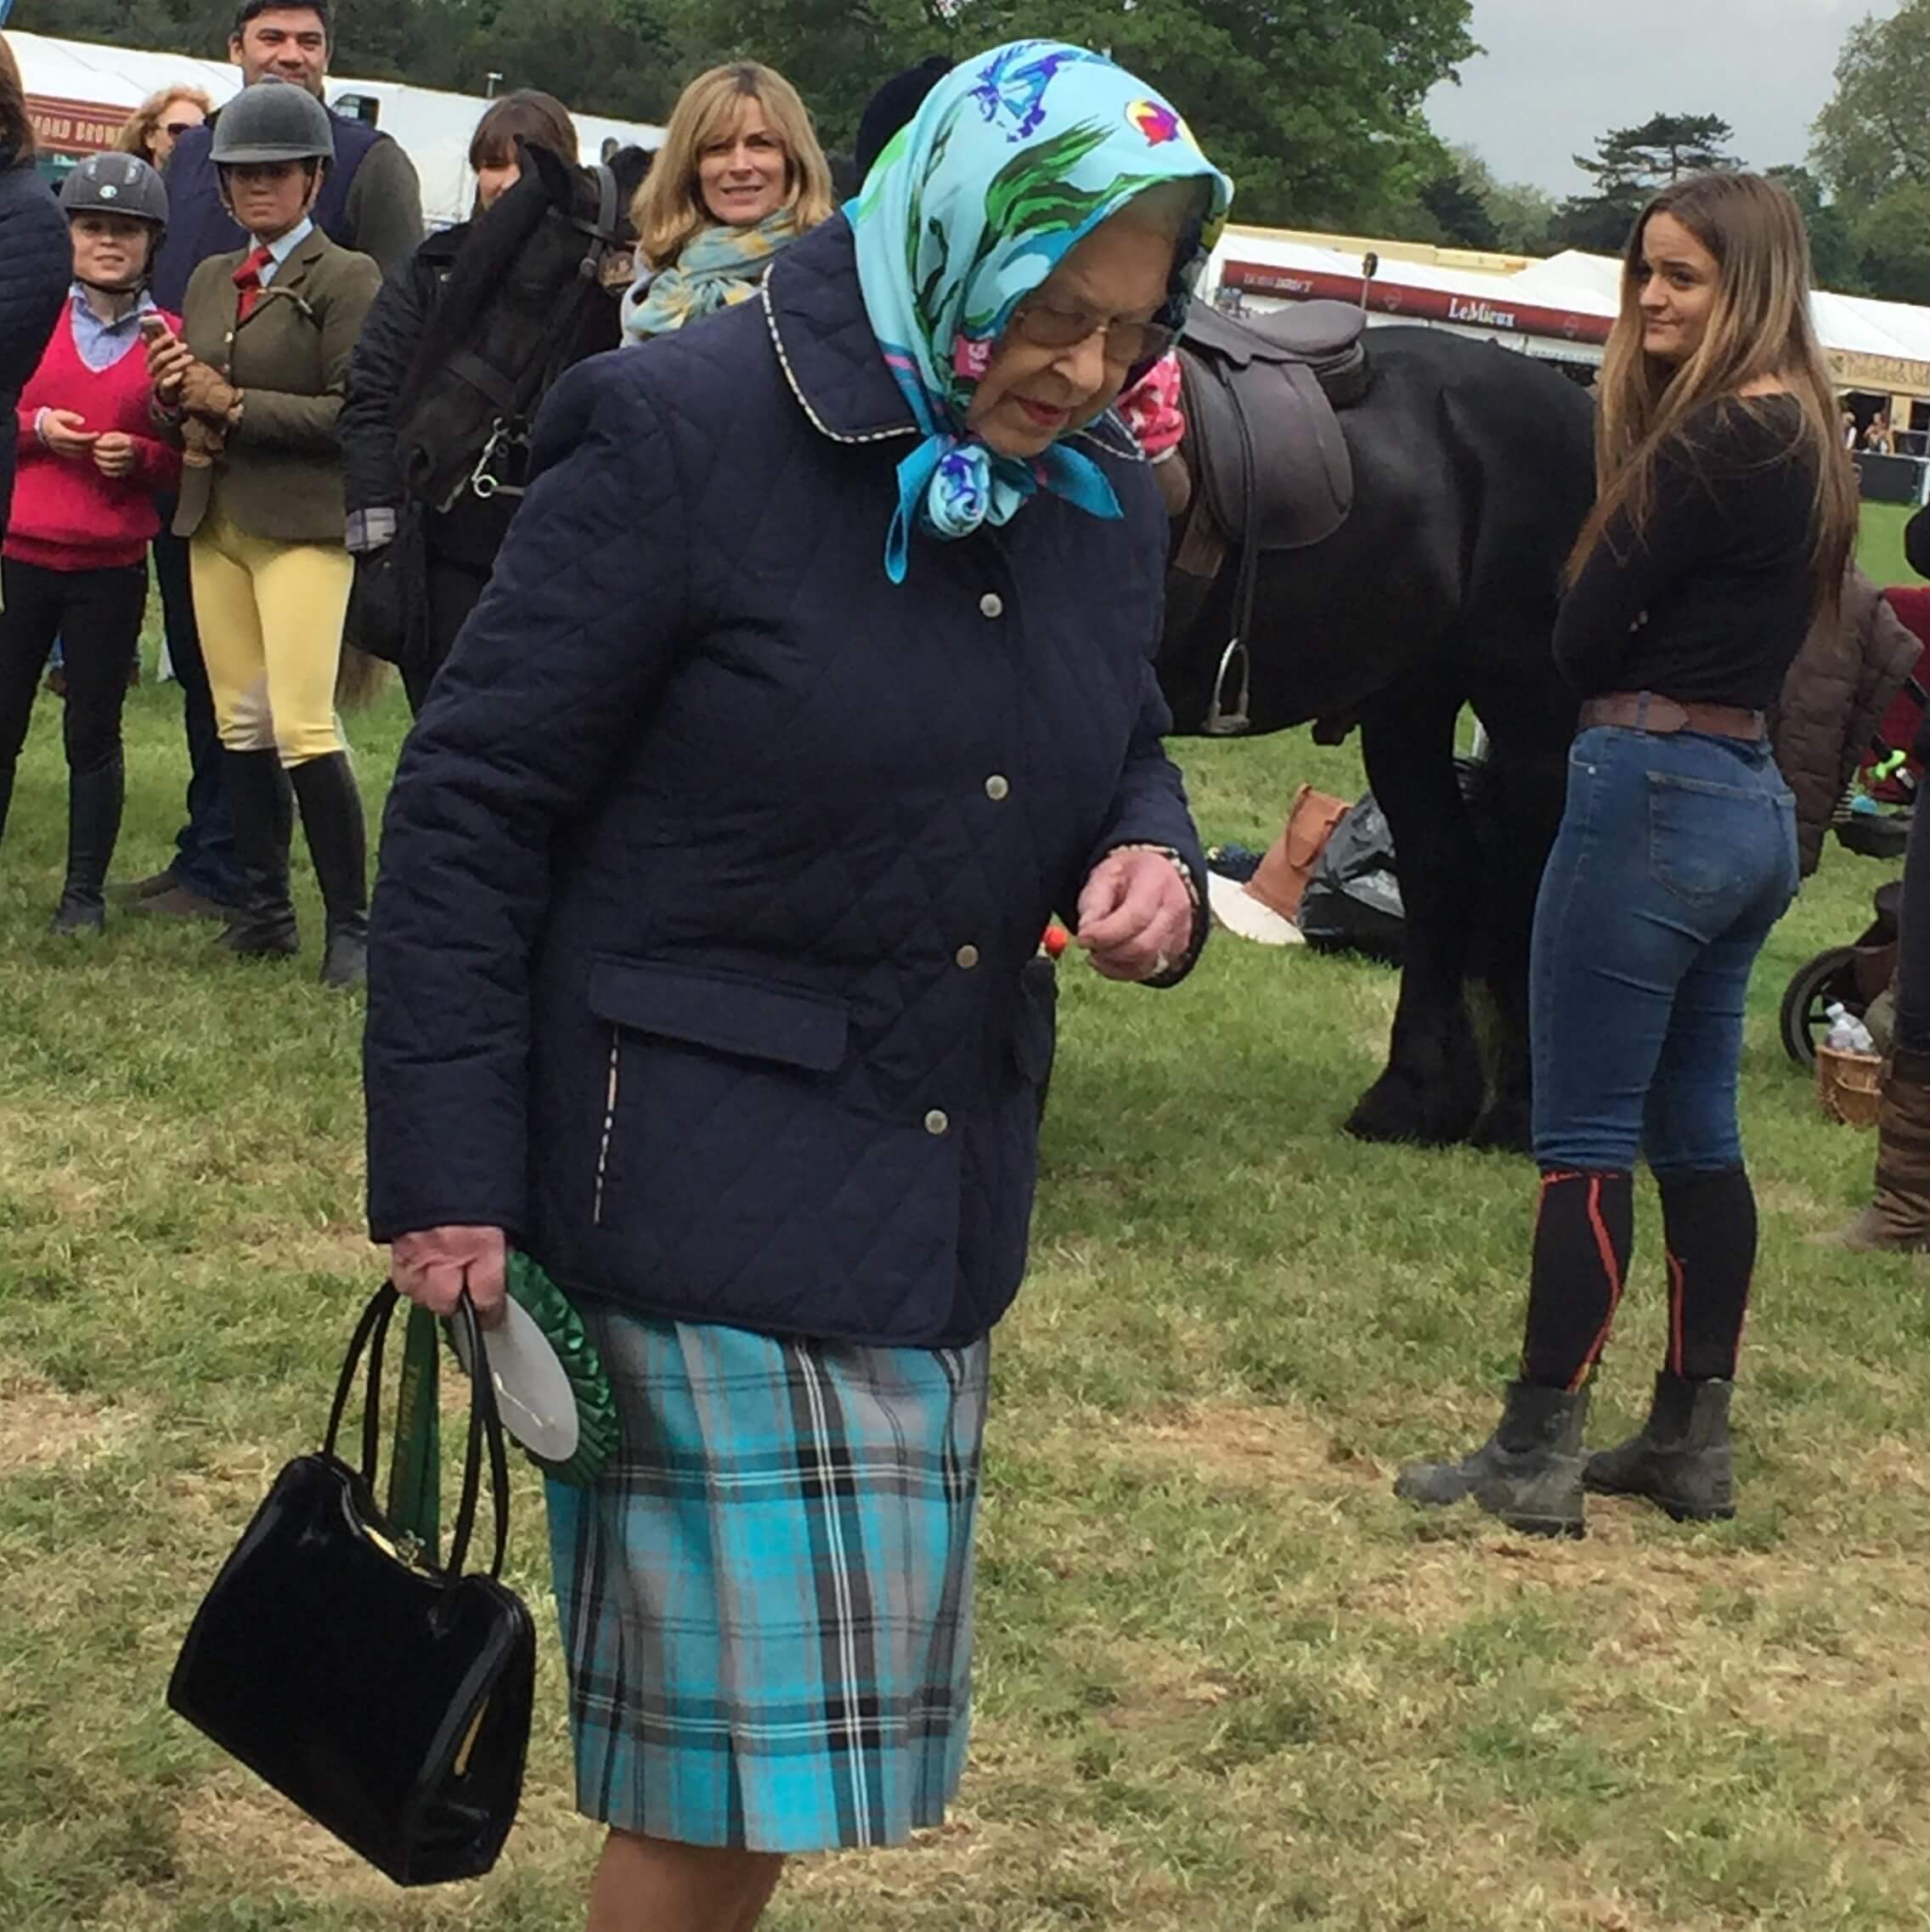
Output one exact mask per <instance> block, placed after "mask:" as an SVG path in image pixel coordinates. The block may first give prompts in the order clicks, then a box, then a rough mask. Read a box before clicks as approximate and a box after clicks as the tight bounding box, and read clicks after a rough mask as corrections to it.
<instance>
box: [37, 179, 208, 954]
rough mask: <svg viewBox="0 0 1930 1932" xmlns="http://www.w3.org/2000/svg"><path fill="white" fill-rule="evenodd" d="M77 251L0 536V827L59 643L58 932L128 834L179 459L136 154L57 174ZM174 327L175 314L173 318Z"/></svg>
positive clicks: (151, 226)
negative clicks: (155, 561) (126, 781)
mask: <svg viewBox="0 0 1930 1932" xmlns="http://www.w3.org/2000/svg"><path fill="white" fill-rule="evenodd" d="M60 201H61V206H63V208H64V209H65V212H66V215H67V223H68V228H69V230H70V232H71V235H72V238H73V246H74V283H73V290H72V293H71V297H70V300H69V302H68V305H67V310H66V313H65V316H64V317H63V318H62V319H61V320H60V322H59V324H58V325H56V327H55V329H54V335H53V338H52V340H51V341H50V342H48V346H47V350H46V353H44V354H43V355H42V358H41V360H40V366H39V367H38V368H37V370H35V371H34V374H33V376H31V379H30V380H29V381H28V382H27V385H26V387H25V388H24V389H23V390H22V391H21V392H20V408H19V424H18V430H17V448H18V469H17V471H16V473H15V478H14V503H13V511H12V515H11V517H10V519H9V521H8V525H7V533H6V541H5V544H4V546H3V547H0V587H3V589H4V608H3V609H0V832H3V831H4V830H5V828H6V822H7V809H8V804H9V803H10V801H11V799H12V796H13V789H14V766H15V764H16V763H17V761H18V760H19V757H20V747H21V745H22V744H23V743H25V738H26V732H27V722H28V720H29V719H30V718H31V715H32V713H33V703H34V696H35V692H36V690H37V687H38V685H39V681H40V673H41V669H42V666H43V665H44V664H46V662H47V653H48V649H49V647H51V646H52V644H53V642H54V639H55V638H56V637H57V636H58V637H59V638H61V639H63V640H64V643H65V657H66V679H67V706H66V712H65V720H64V736H65V743H66V752H67V797H68V809H67V873H66V883H65V886H64V887H63V889H62V891H61V895H60V903H59V908H58V909H57V910H56V912H54V924H53V929H54V931H55V932H57V933H65V934H85V933H96V932H99V930H100V929H102V927H103V926H104V924H105V923H106V912H105V907H104V900H103V896H102V886H103V884H104V881H105V878H106V876H107V867H108V862H109V861H110V859H111V858H112V857H113V856H114V842H115V839H116V837H117V836H118V834H119V833H120V829H121V795H122V776H121V703H122V700H123V698H124V697H125V695H126V692H127V667H128V665H129V664H130V663H131V662H132V661H133V658H134V654H135V652H136V650H137V649H138V646H139V642H140V635H141V620H142V618H143V616H144V614H145V612H146V608H147V594H148V569H147V548H148V544H149V542H150V539H152V538H153V536H154V534H155V531H156V530H157V529H158V528H160V518H159V516H158V514H157V512H156V511H155V501H154V499H155V493H156V492H157V491H160V490H163V489H172V487H173V485H174V481H175V478H176V477H177V475H178V467H179V465H178V458H177V456H176V455H175V454H174V452H173V451H172V449H169V448H168V447H167V445H166V443H163V442H162V441H161V440H160V438H157V437H156V436H155V433H154V427H153V423H152V421H151V416H150V411H151V408H152V403H153V392H152V388H151V386H150V381H149V378H148V370H147V359H146V357H145V356H144V354H143V353H142V328H143V324H144V319H145V318H146V317H148V316H150V315H152V316H157V317H158V316H161V313H162V312H161V310H159V309H158V308H156V307H155V303H154V301H153V298H152V297H150V295H149V294H148V290H147V285H148V278H149V274H150V269H151V268H152V266H153V263H154V258H155V254H156V253H157V251H159V249H160V247H161V240H162V238H163V236H164V235H165V234H166V229H167V190H166V189H165V188H164V187H163V186H162V185H161V177H160V176H159V175H158V174H156V173H155V171H154V170H153V168H151V167H150V166H149V165H148V164H147V162H145V161H142V160H141V159H139V158H138V156H137V155H95V156H93V158H92V159H91V160H88V161H82V163H81V165H80V166H79V167H76V169H75V170H74V171H73V172H71V174H70V175H69V176H68V177H67V178H66V180H65V182H64V183H63V184H62V185H61V189H60ZM166 319H167V320H168V321H169V323H170V324H172V317H169V318H166Z"/></svg>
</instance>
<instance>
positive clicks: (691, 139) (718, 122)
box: [630, 60, 836, 268]
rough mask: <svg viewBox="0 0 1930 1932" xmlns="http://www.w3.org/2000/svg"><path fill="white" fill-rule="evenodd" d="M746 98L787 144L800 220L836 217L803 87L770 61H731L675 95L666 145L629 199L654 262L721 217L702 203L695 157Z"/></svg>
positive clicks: (789, 196) (665, 259) (788, 177)
mask: <svg viewBox="0 0 1930 1932" xmlns="http://www.w3.org/2000/svg"><path fill="white" fill-rule="evenodd" d="M747 100H754V101H755V102H756V103H757V104H758V105H759V107H761V108H762V109H763V110H764V117H765V120H766V121H768V122H769V123H770V130H771V132H772V133H774V134H776V137H777V138H778V139H779V140H780V141H782V143H783V144H784V155H785V161H786V167H785V199H786V200H787V201H788V202H789V204H790V206H792V207H793V208H794V209H795V210H796V211H797V215H798V226H799V228H800V229H812V228H815V227H816V226H817V224H818V223H820V222H822V221H828V220H829V219H830V218H831V214H832V209H833V208H834V207H835V206H836V201H835V198H834V197H833V195H832V191H831V164H830V163H829V162H828V161H826V160H825V158H824V150H823V149H822V148H821V147H820V146H819V145H818V138H817V134H816V132H815V129H814V128H813V127H812V126H811V117H810V110H808V109H807V108H806V107H805V105H804V102H803V101H801V100H800V99H799V98H798V90H797V89H796V88H793V86H792V85H791V83H790V82H788V81H787V80H786V79H785V78H784V76H782V74H780V73H779V72H778V71H776V69H775V68H773V67H766V66H764V65H761V64H760V63H759V62H758V61H755V60H736V61H733V62H731V65H729V66H726V67H713V68H712V69H711V70H710V71H709V72H708V73H705V74H699V75H698V76H697V78H696V79H695V80H694V81H692V82H691V84H690V85H689V86H688V87H687V88H685V89H684V91H683V93H680V95H678V97H677V105H676V106H675V107H674V109H672V110H671V113H670V125H669V127H668V128H666V129H665V130H664V134H663V146H662V147H661V148H659V149H658V150H657V158H656V160H655V161H653V162H652V165H651V169H650V172H649V173H648V174H647V175H646V176H645V177H644V183H643V186H642V187H641V188H640V189H637V191H636V200H635V201H634V202H632V203H631V205H630V219H631V222H632V223H634V225H635V229H636V232H637V236H638V241H639V245H640V246H641V248H642V250H643V253H644V258H645V260H646V261H647V262H648V263H649V264H650V266H651V267H652V268H663V267H664V266H665V265H666V264H667V263H671V262H674V261H675V260H676V258H677V257H678V256H679V255H680V253H682V251H683V249H684V246H685V244H686V242H688V241H689V240H690V239H691V236H693V235H694V234H697V232H698V231H699V230H700V229H707V228H713V227H714V226H715V225H716V222H717V217H716V216H714V214H712V213H711V212H710V211H709V210H708V208H707V207H705V206H704V205H703V189H701V188H700V187H699V185H698V183H697V161H698V158H699V156H701V155H702V154H703V144H704V143H705V142H706V141H708V140H711V139H713V138H714V137H715V136H717V135H718V134H720V133H722V132H724V131H725V129H726V128H728V127H731V125H732V123H733V122H734V121H736V117H737V116H738V114H739V113H740V112H742V103H743V102H744V101H747Z"/></svg>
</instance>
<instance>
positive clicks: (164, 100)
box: [114, 85, 214, 161]
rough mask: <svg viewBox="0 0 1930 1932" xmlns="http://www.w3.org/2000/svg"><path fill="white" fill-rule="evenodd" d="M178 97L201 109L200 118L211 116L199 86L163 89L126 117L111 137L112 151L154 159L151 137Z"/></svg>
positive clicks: (210, 105)
mask: <svg viewBox="0 0 1930 1932" xmlns="http://www.w3.org/2000/svg"><path fill="white" fill-rule="evenodd" d="M178 100H191V101H193V102H194V104H195V106H196V107H198V108H200V110H201V119H202V120H204V121H207V120H211V119H212V117H213V115H214V102H213V100H212V98H211V97H210V96H209V95H207V94H206V93H203V92H202V91H201V90H200V88H195V87H188V86H184V85H183V86H177V87H172V88H161V91H160V92H159V93H151V94H150V95H149V96H148V98H147V99H145V100H144V101H143V102H142V103H141V105H139V106H138V107H137V108H136V109H135V110H134V111H133V113H132V114H130V115H129V116H127V125H126V126H125V127H122V128H121V132H120V133H118V134H117V135H116V137H115V138H114V147H115V151H116V153H118V154H123V155H139V156H140V157H141V159H142V160H143V161H152V160H153V159H154V138H155V135H156V134H158V133H160V132H161V121H162V119H163V118H164V116H166V113H167V110H168V109H169V108H171V107H172V106H173V105H174V104H175V102H176V101H178Z"/></svg>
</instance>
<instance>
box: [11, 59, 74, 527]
mask: <svg viewBox="0 0 1930 1932" xmlns="http://www.w3.org/2000/svg"><path fill="white" fill-rule="evenodd" d="M0 51H3V49H0ZM8 65H10V63H4V62H0V409H4V410H5V412H6V414H5V417H4V421H6V423H7V425H8V433H7V434H6V435H5V436H4V437H0V531H4V530H5V528H6V527H7V512H8V506H9V505H10V504H11V503H12V501H13V497H14V436H13V428H12V425H13V421H14V408H15V406H16V405H17V404H18V403H19V401H20V389H21V386H22V385H23V384H24V383H25V381H26V379H27V378H28V377H29V376H31V375H32V374H33V372H34V370H36V369H37V368H38V367H39V366H40V359H41V356H42V353H44V352H45V350H46V347H47V343H48V337H49V336H52V335H53V333H54V324H55V323H56V322H58V321H59V319H60V308H61V304H62V303H63V302H65V300H66V297H67V291H68V288H69V287H70V286H71V284H72V282H73V279H74V250H73V244H72V243H71V241H70V240H68V239H67V222H66V217H65V216H64V215H62V213H61V212H60V207H59V203H58V202H57V201H55V200H54V195H53V194H52V192H51V191H50V190H49V189H48V185H47V184H46V183H45V182H44V181H42V179H41V178H40V177H39V175H38V174H37V173H36V172H34V166H33V128H32V125H31V122H30V121H28V119H27V115H26V107H25V102H24V100H23V99H22V98H21V95H20V88H18V86H9V85H8V76H7V71H6V70H7V67H8Z"/></svg>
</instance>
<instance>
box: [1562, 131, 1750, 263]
mask: <svg viewBox="0 0 1930 1932" xmlns="http://www.w3.org/2000/svg"><path fill="white" fill-rule="evenodd" d="M1734 132H1735V130H1734V129H1733V128H1731V127H1730V125H1729V123H1728V122H1727V121H1724V120H1723V119H1722V118H1721V117H1720V116H1718V115H1713V114H1655V115H1651V116H1650V117H1649V118H1648V119H1647V120H1646V121H1644V122H1643V123H1642V124H1641V126H1640V127H1615V128H1611V129H1610V131H1609V132H1608V133H1606V134H1604V135H1603V136H1602V137H1601V138H1600V140H1598V141H1597V142H1596V143H1595V152H1594V158H1593V159H1590V158H1589V156H1588V155H1576V156H1575V166H1576V167H1578V168H1580V169H1581V171H1582V172H1583V173H1584V174H1586V175H1589V176H1591V177H1592V178H1594V184H1595V185H1594V192H1593V193H1592V194H1589V195H1571V196H1570V197H1569V198H1568V199H1567V200H1566V201H1564V202H1563V203H1562V204H1561V207H1560V212H1559V213H1558V214H1557V215H1556V217H1555V223H1554V227H1553V234H1552V237H1551V239H1552V240H1554V241H1555V245H1556V246H1558V247H1561V248H1584V249H1588V250H1590V251H1593V252H1594V253H1596V254H1598V255H1616V254H1619V253H1620V252H1621V251H1622V246H1623V245H1624V244H1625V243H1626V242H1627V240H1628V231H1629V229H1632V228H1633V227H1634V225H1635V217H1637V216H1638V215H1639V214H1640V212H1642V208H1643V205H1644V204H1645V202H1646V201H1648V199H1649V197H1650V196H1651V195H1653V194H1654V193H1655V192H1656V189H1658V188H1661V187H1662V186H1664V185H1665V184H1668V183H1669V182H1671V181H1679V180H1680V179H1681V178H1682V177H1683V176H1684V175H1685V174H1701V173H1705V172H1707V171H1708V170H1709V169H1711V168H1722V167H1741V162H1740V161H1738V160H1737V158H1736V157H1735V155H1732V154H1730V152H1729V151H1728V146H1727V144H1728V142H1729V140H1730V137H1731V136H1732V134H1733V133H1734Z"/></svg>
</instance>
